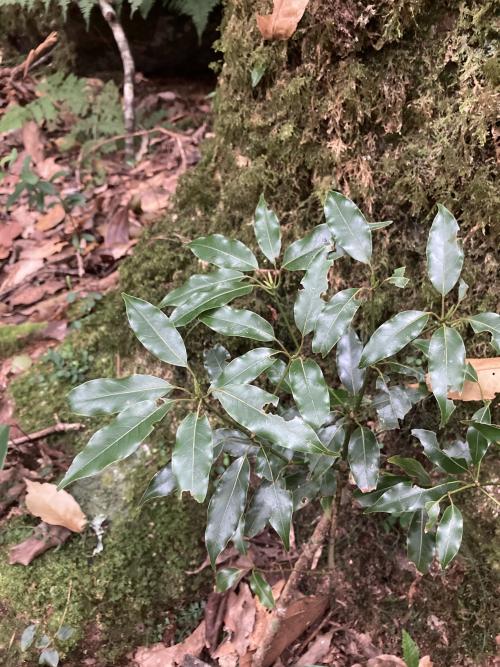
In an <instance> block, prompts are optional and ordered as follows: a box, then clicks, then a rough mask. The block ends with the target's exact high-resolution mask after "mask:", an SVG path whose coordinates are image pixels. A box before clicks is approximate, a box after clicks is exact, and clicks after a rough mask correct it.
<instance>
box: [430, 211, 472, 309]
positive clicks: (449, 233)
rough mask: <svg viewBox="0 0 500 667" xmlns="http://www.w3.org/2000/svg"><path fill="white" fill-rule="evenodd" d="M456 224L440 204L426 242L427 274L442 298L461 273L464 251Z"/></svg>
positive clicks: (450, 214)
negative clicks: (458, 237)
mask: <svg viewBox="0 0 500 667" xmlns="http://www.w3.org/2000/svg"><path fill="white" fill-rule="evenodd" d="M458 231H459V229H458V224H457V221H456V220H455V218H454V217H453V215H452V213H450V211H448V209H447V208H445V207H444V206H443V205H442V204H438V212H437V215H436V217H435V218H434V221H433V223H432V226H431V229H430V232H429V238H428V240H427V273H428V275H429V280H430V281H431V283H432V285H433V286H434V289H436V290H437V291H438V292H439V294H441V295H442V296H444V295H445V294H448V292H449V291H450V290H452V289H453V287H454V286H455V285H456V283H457V281H458V279H459V278H460V273H461V272H462V266H463V263H464V251H463V250H462V246H461V244H460V243H459V241H458V239H457V233H458Z"/></svg>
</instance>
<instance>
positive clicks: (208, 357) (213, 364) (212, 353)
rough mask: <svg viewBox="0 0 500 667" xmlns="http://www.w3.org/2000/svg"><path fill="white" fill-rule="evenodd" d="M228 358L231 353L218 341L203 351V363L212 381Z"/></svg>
mask: <svg viewBox="0 0 500 667" xmlns="http://www.w3.org/2000/svg"><path fill="white" fill-rule="evenodd" d="M230 359H231V355H230V354H229V352H228V350H226V348H225V347H224V346H223V345H219V343H217V345H214V346H213V347H211V348H210V349H209V350H204V351H203V365H204V366H205V370H206V371H207V375H208V377H209V378H210V380H211V381H212V382H214V381H215V380H217V378H218V377H219V375H220V374H221V373H222V371H223V370H224V368H225V367H226V366H227V364H228V361H229V360H230Z"/></svg>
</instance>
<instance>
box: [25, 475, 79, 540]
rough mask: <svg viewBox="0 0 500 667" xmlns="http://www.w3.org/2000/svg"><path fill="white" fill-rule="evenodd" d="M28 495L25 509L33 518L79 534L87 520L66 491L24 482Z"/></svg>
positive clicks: (53, 486)
mask: <svg viewBox="0 0 500 667" xmlns="http://www.w3.org/2000/svg"><path fill="white" fill-rule="evenodd" d="M25 482H26V487H27V489H28V493H27V494H26V507H27V508H28V510H29V511H30V512H31V514H33V515H34V516H39V517H40V518H41V519H42V521H45V523H49V524H51V525H53V526H64V528H68V530H72V531H73V532H75V533H81V532H82V530H83V529H84V528H85V525H86V523H87V518H86V516H85V514H84V513H83V512H82V510H81V507H80V505H79V504H78V503H77V502H76V500H75V499H74V498H73V496H71V495H70V494H69V493H68V492H67V491H64V490H61V491H58V490H57V486H56V485H55V484H41V483H40V482H32V481H31V480H29V479H26V480H25Z"/></svg>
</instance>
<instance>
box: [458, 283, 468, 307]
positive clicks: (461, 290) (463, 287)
mask: <svg viewBox="0 0 500 667" xmlns="http://www.w3.org/2000/svg"><path fill="white" fill-rule="evenodd" d="M468 291H469V285H467V283H466V282H465V280H462V278H460V282H459V283H458V303H461V302H462V301H463V300H464V299H465V296H466V294H467V292H468Z"/></svg>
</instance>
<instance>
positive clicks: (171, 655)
mask: <svg viewBox="0 0 500 667" xmlns="http://www.w3.org/2000/svg"><path fill="white" fill-rule="evenodd" d="M204 648H205V621H202V622H201V623H200V624H199V625H198V627H197V628H196V629H195V630H194V632H192V633H191V634H190V635H189V637H187V638H186V639H185V640H184V641H183V642H181V643H180V644H176V645H175V646H169V647H167V646H165V645H164V644H155V645H154V646H148V647H144V648H139V649H137V650H136V652H135V654H134V660H135V662H136V663H137V665H138V666H139V667H176V665H180V664H181V663H182V662H183V660H184V657H185V656H186V655H191V656H194V657H195V658H197V657H198V656H199V655H200V654H201V652H202V651H203V649H204Z"/></svg>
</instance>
